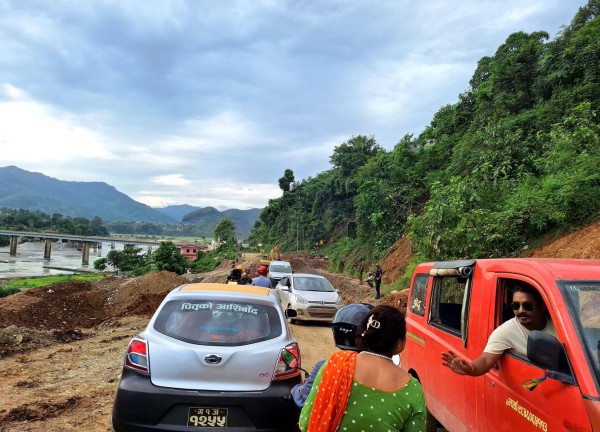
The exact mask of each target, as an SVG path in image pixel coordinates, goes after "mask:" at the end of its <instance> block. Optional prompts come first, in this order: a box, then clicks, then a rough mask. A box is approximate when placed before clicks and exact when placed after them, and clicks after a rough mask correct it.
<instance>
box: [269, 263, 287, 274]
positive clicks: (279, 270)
mask: <svg viewBox="0 0 600 432" xmlns="http://www.w3.org/2000/svg"><path fill="white" fill-rule="evenodd" d="M271 271H272V272H277V273H291V272H292V266H289V265H285V264H283V265H278V264H274V265H272V266H271Z"/></svg>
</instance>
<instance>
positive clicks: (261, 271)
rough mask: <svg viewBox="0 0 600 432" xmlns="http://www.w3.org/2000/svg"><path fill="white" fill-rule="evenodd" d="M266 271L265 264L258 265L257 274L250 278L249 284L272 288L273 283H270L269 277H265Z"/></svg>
mask: <svg viewBox="0 0 600 432" xmlns="http://www.w3.org/2000/svg"><path fill="white" fill-rule="evenodd" d="M267 271H268V270H267V268H266V267H265V266H260V267H259V268H258V276H257V277H255V278H254V279H252V283H251V284H250V285H256V286H261V287H265V288H273V285H271V279H269V278H268V277H267Z"/></svg>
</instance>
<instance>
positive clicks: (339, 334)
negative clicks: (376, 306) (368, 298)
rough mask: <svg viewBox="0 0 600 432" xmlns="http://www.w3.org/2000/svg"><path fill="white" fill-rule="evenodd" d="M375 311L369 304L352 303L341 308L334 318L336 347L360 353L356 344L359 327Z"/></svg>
mask: <svg viewBox="0 0 600 432" xmlns="http://www.w3.org/2000/svg"><path fill="white" fill-rule="evenodd" d="M371 309H373V305H370V304H367V303H352V304H349V305H347V306H344V307H343V308H341V309H340V310H339V311H337V313H336V314H335V316H334V317H333V328H332V330H333V340H334V341H335V346H336V347H338V348H340V349H343V350H350V351H358V349H357V348H356V343H355V342H354V338H355V333H356V329H357V327H358V325H359V324H360V323H361V321H362V320H363V319H364V318H365V317H366V316H367V315H368V314H369V312H370V311H371Z"/></svg>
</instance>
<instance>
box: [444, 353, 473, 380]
mask: <svg viewBox="0 0 600 432" xmlns="http://www.w3.org/2000/svg"><path fill="white" fill-rule="evenodd" d="M442 366H446V367H448V368H450V370H451V371H452V372H454V373H457V374H459V375H473V366H471V364H470V363H468V362H467V361H465V360H463V359H461V358H460V357H458V356H457V355H456V354H454V352H452V351H448V352H445V353H442Z"/></svg>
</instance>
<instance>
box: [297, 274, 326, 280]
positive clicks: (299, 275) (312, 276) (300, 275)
mask: <svg viewBox="0 0 600 432" xmlns="http://www.w3.org/2000/svg"><path fill="white" fill-rule="evenodd" d="M290 276H292V277H295V278H297V277H306V278H318V279H327V278H326V277H325V276H321V275H316V274H312V273H293V274H291V275H290Z"/></svg>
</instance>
